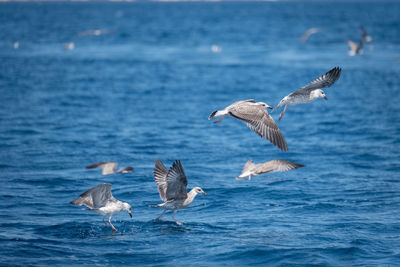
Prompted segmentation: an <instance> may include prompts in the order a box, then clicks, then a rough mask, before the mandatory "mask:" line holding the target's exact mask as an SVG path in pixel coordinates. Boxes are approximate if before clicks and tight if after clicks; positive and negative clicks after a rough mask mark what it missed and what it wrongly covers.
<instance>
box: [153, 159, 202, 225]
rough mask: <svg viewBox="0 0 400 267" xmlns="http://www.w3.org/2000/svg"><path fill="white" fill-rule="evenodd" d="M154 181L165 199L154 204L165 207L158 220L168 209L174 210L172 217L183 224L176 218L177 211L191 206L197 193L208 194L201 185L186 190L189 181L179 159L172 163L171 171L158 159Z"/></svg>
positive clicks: (162, 198) (179, 223)
mask: <svg viewBox="0 0 400 267" xmlns="http://www.w3.org/2000/svg"><path fill="white" fill-rule="evenodd" d="M154 181H155V182H156V183H157V185H158V192H159V194H160V198H161V200H162V201H164V203H162V204H158V205H154V206H152V207H160V208H163V209H164V211H163V212H162V213H161V215H160V216H158V217H157V220H160V219H161V217H162V216H163V215H164V213H165V212H166V211H167V210H173V211H174V213H173V214H172V218H173V219H174V221H175V222H176V224H178V225H182V223H181V222H178V221H177V220H176V219H175V216H174V215H175V213H176V211H177V210H179V209H184V208H186V207H187V206H189V205H190V203H192V201H193V200H194V198H195V197H196V195H197V194H204V195H207V194H206V192H204V191H203V189H201V188H200V187H193V188H192V190H190V192H189V193H187V192H186V187H187V184H188V182H187V179H186V175H185V172H184V170H183V167H182V164H181V162H180V161H179V160H177V161H175V162H174V163H173V164H172V167H171V168H170V169H169V171H168V170H167V169H166V168H165V166H164V164H163V163H162V162H161V161H160V160H157V161H156V163H155V167H154Z"/></svg>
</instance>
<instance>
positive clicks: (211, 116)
mask: <svg viewBox="0 0 400 267" xmlns="http://www.w3.org/2000/svg"><path fill="white" fill-rule="evenodd" d="M217 112H218V110H216V111H213V113H211V115H210V116H208V119H209V120H211V119H212V118H214V115H215V113H217Z"/></svg>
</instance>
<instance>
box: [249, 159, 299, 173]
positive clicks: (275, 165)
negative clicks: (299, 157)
mask: <svg viewBox="0 0 400 267" xmlns="http://www.w3.org/2000/svg"><path fill="white" fill-rule="evenodd" d="M301 167H304V165H302V164H298V163H293V162H289V161H286V160H281V159H274V160H271V161H268V162H265V163H261V164H256V167H255V168H254V172H255V173H256V174H262V173H267V172H286V171H290V170H294V169H297V168H301Z"/></svg>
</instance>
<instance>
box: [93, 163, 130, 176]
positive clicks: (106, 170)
mask: <svg viewBox="0 0 400 267" xmlns="http://www.w3.org/2000/svg"><path fill="white" fill-rule="evenodd" d="M117 165H118V163H116V162H100V163H96V164H92V165H89V166H86V169H95V168H100V169H102V170H101V174H103V175H109V174H115V173H129V172H132V171H133V168H132V167H131V166H128V167H124V168H121V169H119V170H117V171H115V168H117Z"/></svg>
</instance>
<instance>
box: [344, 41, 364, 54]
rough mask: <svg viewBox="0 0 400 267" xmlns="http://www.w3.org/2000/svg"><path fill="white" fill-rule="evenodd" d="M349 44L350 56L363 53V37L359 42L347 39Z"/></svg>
mask: <svg viewBox="0 0 400 267" xmlns="http://www.w3.org/2000/svg"><path fill="white" fill-rule="evenodd" d="M347 44H348V45H349V47H350V50H349V56H351V57H352V56H355V55H361V54H362V53H363V51H362V47H363V41H362V39H360V41H359V42H358V44H356V43H355V42H353V41H351V40H347Z"/></svg>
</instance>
